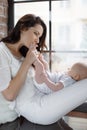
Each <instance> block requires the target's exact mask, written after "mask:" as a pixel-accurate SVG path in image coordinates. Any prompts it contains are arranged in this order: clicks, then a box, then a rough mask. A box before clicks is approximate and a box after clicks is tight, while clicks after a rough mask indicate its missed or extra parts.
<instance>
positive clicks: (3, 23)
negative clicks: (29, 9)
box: [0, 0, 8, 39]
mask: <svg viewBox="0 0 87 130" xmlns="http://www.w3.org/2000/svg"><path fill="white" fill-rule="evenodd" d="M7 22H8V2H7V0H0V39H1V38H2V37H4V36H6V35H7Z"/></svg>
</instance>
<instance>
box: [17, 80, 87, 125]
mask: <svg viewBox="0 0 87 130" xmlns="http://www.w3.org/2000/svg"><path fill="white" fill-rule="evenodd" d="M84 82H85V83H84ZM86 84H87V79H86V80H84V81H79V82H78V83H75V84H74V85H72V86H70V87H67V88H64V89H62V90H60V91H58V92H55V93H52V94H49V95H43V94H39V93H37V95H35V96H34V97H33V98H32V99H31V100H30V101H27V102H26V103H24V104H23V106H22V107H20V108H19V111H20V114H21V115H22V116H24V117H25V118H27V119H28V120H30V121H31V122H34V123H37V124H44V125H47V124H52V123H54V122H56V121H57V120H59V119H60V118H61V117H63V116H64V115H65V114H67V113H68V112H69V111H71V110H72V109H74V108H75V107H77V106H79V105H80V104H82V103H83V102H85V100H86V99H87V86H86Z"/></svg>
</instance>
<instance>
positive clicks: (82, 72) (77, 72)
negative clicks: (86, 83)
mask: <svg viewBox="0 0 87 130" xmlns="http://www.w3.org/2000/svg"><path fill="white" fill-rule="evenodd" d="M68 75H69V76H71V77H72V78H73V79H75V80H76V81H79V80H82V79H85V78H87V64H84V63H79V62H78V63H75V64H73V65H72V67H71V68H70V70H69V71H68Z"/></svg>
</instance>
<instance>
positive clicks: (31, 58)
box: [25, 45, 37, 66]
mask: <svg viewBox="0 0 87 130" xmlns="http://www.w3.org/2000/svg"><path fill="white" fill-rule="evenodd" d="M35 50H36V46H35V45H32V46H31V47H30V48H29V51H28V52H27V55H26V57H25V62H26V64H29V66H30V65H32V64H33V63H34V62H35V61H36V60H37V55H36V51H35Z"/></svg>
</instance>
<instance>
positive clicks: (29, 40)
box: [20, 24, 43, 48]
mask: <svg viewBox="0 0 87 130" xmlns="http://www.w3.org/2000/svg"><path fill="white" fill-rule="evenodd" d="M42 34H43V27H42V26H41V25H39V24H36V25H35V26H34V27H30V28H29V29H28V30H23V31H22V32H21V39H20V43H21V44H22V45H25V46H26V47H28V48H29V47H30V45H32V44H33V45H35V46H36V45H38V43H39V38H40V37H41V36H42Z"/></svg>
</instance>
